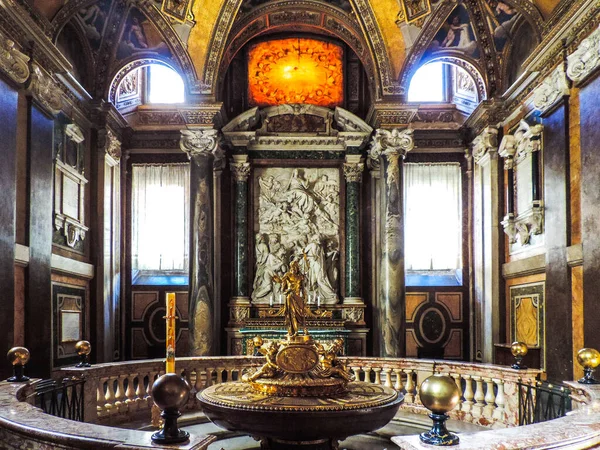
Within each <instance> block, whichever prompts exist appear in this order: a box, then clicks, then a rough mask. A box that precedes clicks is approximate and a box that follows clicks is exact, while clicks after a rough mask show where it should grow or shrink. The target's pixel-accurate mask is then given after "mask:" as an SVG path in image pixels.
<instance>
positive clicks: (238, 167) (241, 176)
mask: <svg viewBox="0 0 600 450" xmlns="http://www.w3.org/2000/svg"><path fill="white" fill-rule="evenodd" d="M229 168H230V169H231V172H232V173H233V176H234V177H235V180H236V181H237V182H238V183H245V182H246V181H248V177H249V176H250V163H249V162H235V160H234V159H232V160H231V161H230V162H229Z"/></svg>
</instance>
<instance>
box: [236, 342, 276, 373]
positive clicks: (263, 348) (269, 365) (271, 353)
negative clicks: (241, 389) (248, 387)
mask: <svg viewBox="0 0 600 450" xmlns="http://www.w3.org/2000/svg"><path fill="white" fill-rule="evenodd" d="M252 341H253V343H254V348H256V349H258V352H259V353H260V354H261V355H264V356H265V358H266V359H267V362H266V363H265V364H264V365H263V366H262V367H261V368H260V369H258V370H257V371H256V372H254V373H253V374H252V375H249V374H244V376H243V377H242V380H243V381H254V380H257V379H258V378H273V377H274V376H275V375H277V371H278V370H279V367H277V364H276V363H275V357H276V356H277V352H278V351H279V344H278V343H277V342H275V341H270V342H268V343H267V344H265V343H264V341H263V338H261V337H260V336H256V337H255V338H254V339H253V340H252Z"/></svg>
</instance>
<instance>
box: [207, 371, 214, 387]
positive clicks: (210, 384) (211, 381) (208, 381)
mask: <svg viewBox="0 0 600 450" xmlns="http://www.w3.org/2000/svg"><path fill="white" fill-rule="evenodd" d="M214 370H215V369H214V367H207V368H206V385H205V387H210V386H212V385H213V379H212V374H213V371H214Z"/></svg>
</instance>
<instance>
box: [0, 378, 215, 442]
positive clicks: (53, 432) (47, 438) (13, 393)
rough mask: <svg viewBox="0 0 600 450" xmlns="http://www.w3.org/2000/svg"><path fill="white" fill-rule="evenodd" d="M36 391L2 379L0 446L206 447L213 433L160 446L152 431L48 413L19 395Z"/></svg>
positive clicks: (27, 386)
mask: <svg viewBox="0 0 600 450" xmlns="http://www.w3.org/2000/svg"><path fill="white" fill-rule="evenodd" d="M31 392H32V387H31V383H28V384H23V383H8V382H5V381H3V382H0V448H2V449H8V450H13V449H28V450H50V449H59V448H60V449H82V448H83V449H102V448H126V449H130V450H135V449H140V450H141V449H148V448H152V449H160V448H167V449H170V448H173V449H175V448H177V449H182V450H204V449H206V448H207V447H208V445H209V444H210V443H211V442H212V441H213V440H214V439H215V438H214V437H213V436H206V435H198V436H191V437H190V442H189V443H187V444H184V445H177V446H159V445H156V444H153V443H152V441H151V439H150V438H151V436H152V433H151V432H146V431H135V430H125V429H121V428H112V427H106V426H101V425H94V424H90V423H82V422H75V421H73V420H66V419H61V418H58V417H54V416H51V415H49V414H45V413H43V412H42V410H41V409H39V408H36V407H35V406H32V405H30V404H29V403H27V402H25V401H19V400H18V399H22V398H24V396H26V395H28V393H31Z"/></svg>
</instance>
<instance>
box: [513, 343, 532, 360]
mask: <svg viewBox="0 0 600 450" xmlns="http://www.w3.org/2000/svg"><path fill="white" fill-rule="evenodd" d="M528 351H529V348H528V347H527V344H526V343H525V342H519V341H515V342H513V343H512V344H511V346H510V352H511V353H512V355H513V356H514V357H515V358H518V357H521V358H523V356H525V355H526V354H527V352H528Z"/></svg>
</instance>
